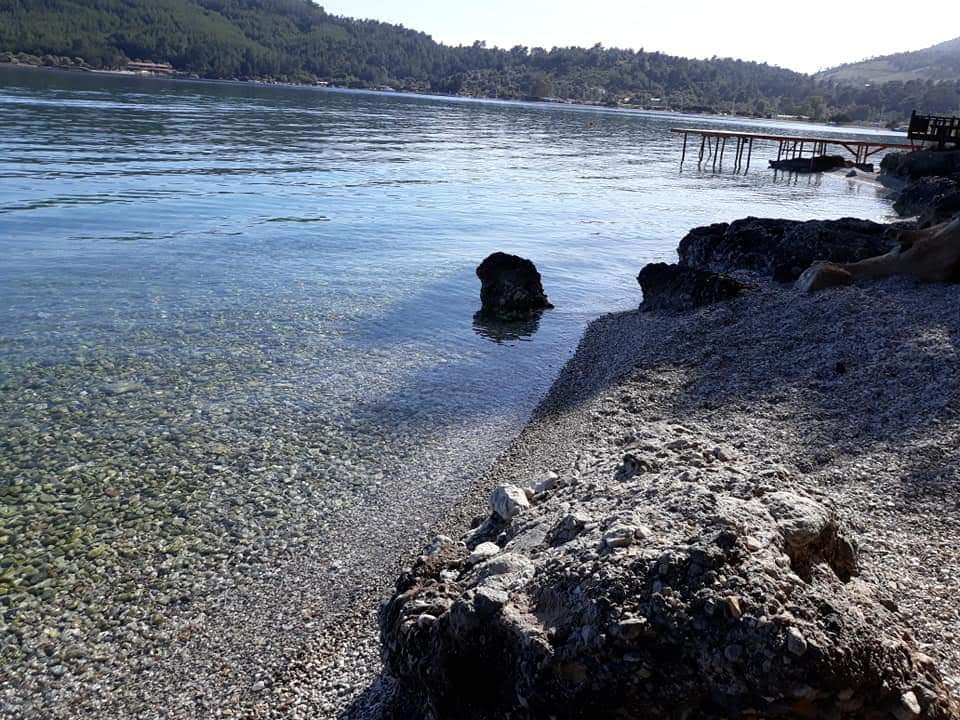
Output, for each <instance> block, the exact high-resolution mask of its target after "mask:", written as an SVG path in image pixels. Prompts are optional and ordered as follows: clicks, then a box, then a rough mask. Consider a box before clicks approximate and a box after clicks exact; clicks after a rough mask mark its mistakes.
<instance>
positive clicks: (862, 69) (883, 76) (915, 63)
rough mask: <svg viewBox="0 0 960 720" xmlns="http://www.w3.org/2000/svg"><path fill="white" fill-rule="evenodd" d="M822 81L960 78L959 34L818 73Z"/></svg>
mask: <svg viewBox="0 0 960 720" xmlns="http://www.w3.org/2000/svg"><path fill="white" fill-rule="evenodd" d="M815 77H816V79H818V80H823V81H828V82H830V81H833V82H845V83H885V82H893V81H896V82H909V81H910V80H937V81H939V80H943V81H950V82H955V81H957V80H960V37H958V38H954V39H953V40H947V41H946V42H942V43H940V44H938V45H934V46H933V47H928V48H925V49H923V50H914V51H912V52H902V53H896V54H894V55H884V56H882V57H876V58H871V59H870V60H864V61H863V62H857V63H848V64H846V65H840V66H839V67H835V68H831V69H830V70H824V71H822V72H819V73H817V74H816V75H815Z"/></svg>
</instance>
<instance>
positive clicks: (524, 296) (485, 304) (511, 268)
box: [477, 252, 553, 320]
mask: <svg viewBox="0 0 960 720" xmlns="http://www.w3.org/2000/svg"><path fill="white" fill-rule="evenodd" d="M477 277H478V278H480V302H481V303H482V312H483V313H484V314H486V315H490V316H493V317H498V318H502V319H507V320H512V319H521V318H528V317H530V316H531V315H532V314H534V313H536V312H538V311H540V310H545V309H547V308H552V307H553V305H551V304H550V302H549V301H548V300H547V296H546V294H544V292H543V285H542V284H541V283H540V273H538V272H537V268H536V267H535V266H534V264H533V263H532V262H530V261H529V260H526V259H524V258H521V257H517V256H516V255H508V254H506V253H502V252H496V253H493V255H490V256H489V257H487V259H486V260H484V261H483V262H482V263H480V266H479V267H478V268H477Z"/></svg>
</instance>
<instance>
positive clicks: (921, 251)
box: [797, 218, 960, 292]
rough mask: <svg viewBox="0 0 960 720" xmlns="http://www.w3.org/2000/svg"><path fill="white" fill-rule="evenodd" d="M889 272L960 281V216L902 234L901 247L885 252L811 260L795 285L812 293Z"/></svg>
mask: <svg viewBox="0 0 960 720" xmlns="http://www.w3.org/2000/svg"><path fill="white" fill-rule="evenodd" d="M891 275H910V276H912V277H915V278H917V279H918V280H923V281H926V282H960V218H957V219H955V220H952V221H950V222H946V223H942V224H940V225H935V226H934V227H931V228H927V229H925V230H916V231H913V232H907V233H904V234H903V235H901V237H900V246H899V247H898V248H896V249H894V250H892V251H890V252H888V253H886V254H885V255H878V256H876V257H871V258H867V259H866V260H861V261H859V262H853V263H827V262H819V263H814V264H813V265H811V266H810V267H809V268H808V269H807V270H806V271H805V272H804V273H803V274H802V275H801V276H800V278H799V279H798V280H797V287H798V288H800V289H801V290H805V291H807V292H814V291H816V290H821V289H823V288H827V287H833V286H837V285H849V284H851V283H852V282H854V281H855V280H857V279H859V278H871V277H873V278H876V277H889V276H891Z"/></svg>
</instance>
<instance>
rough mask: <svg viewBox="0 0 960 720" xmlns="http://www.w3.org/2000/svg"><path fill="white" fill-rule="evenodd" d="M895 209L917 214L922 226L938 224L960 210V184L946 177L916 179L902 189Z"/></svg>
mask: <svg viewBox="0 0 960 720" xmlns="http://www.w3.org/2000/svg"><path fill="white" fill-rule="evenodd" d="M893 208H894V210H896V211H897V212H898V213H899V214H900V215H905V216H908V215H916V216H918V219H919V224H920V226H921V227H929V226H931V225H938V224H939V223H942V222H946V221H948V220H950V219H952V218H953V217H954V216H955V215H956V214H957V213H958V212H960V184H958V183H957V182H956V181H955V180H952V179H950V178H945V177H924V178H920V179H918V180H914V181H913V182H911V183H910V184H909V185H907V186H906V187H904V188H903V190H901V191H900V194H899V196H898V197H897V200H896V202H894V204H893Z"/></svg>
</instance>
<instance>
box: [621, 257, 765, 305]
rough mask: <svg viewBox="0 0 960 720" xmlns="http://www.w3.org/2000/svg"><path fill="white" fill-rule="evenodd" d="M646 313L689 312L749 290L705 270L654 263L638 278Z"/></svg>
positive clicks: (740, 284) (642, 271)
mask: <svg viewBox="0 0 960 720" xmlns="http://www.w3.org/2000/svg"><path fill="white" fill-rule="evenodd" d="M637 282H638V283H640V287H641V289H642V290H643V305H642V308H643V309H644V310H689V309H691V308H696V307H701V306H703V305H710V304H712V303H715V302H721V301H723V300H730V299H731V298H734V297H736V296H737V295H739V294H740V293H741V292H742V291H743V290H744V289H746V286H745V285H744V284H743V283H741V282H738V281H737V280H734V279H733V278H729V277H726V276H724V275H718V274H717V273H713V272H709V271H706V270H697V269H694V268H688V267H681V266H679V265H668V264H666V263H651V264H649V265H646V266H645V267H644V268H643V269H642V270H641V271H640V274H639V275H637Z"/></svg>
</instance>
